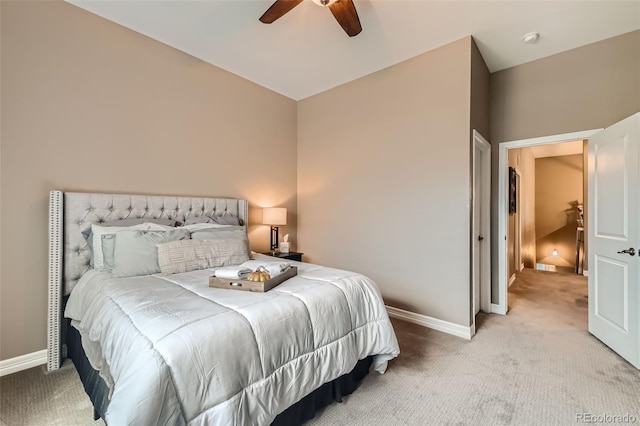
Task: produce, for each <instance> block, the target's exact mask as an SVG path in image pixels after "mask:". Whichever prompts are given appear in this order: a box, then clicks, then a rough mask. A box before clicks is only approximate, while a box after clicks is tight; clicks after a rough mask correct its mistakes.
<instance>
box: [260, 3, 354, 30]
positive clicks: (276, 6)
mask: <svg viewBox="0 0 640 426" xmlns="http://www.w3.org/2000/svg"><path fill="white" fill-rule="evenodd" d="M313 2H314V3H316V4H318V5H320V6H326V7H328V8H329V10H331V13H332V14H333V16H334V17H335V18H336V21H338V23H339V24H340V26H341V27H342V29H343V30H344V31H345V32H346V33H347V34H348V35H349V37H353V36H356V35H358V34H360V31H362V26H360V18H358V12H356V7H355V5H354V4H353V0H313ZM300 3H302V0H276V2H275V3H273V4H272V5H271V7H270V8H269V9H267V11H266V12H265V13H264V14H263V15H262V16H261V17H260V22H263V23H265V24H270V23H272V22H274V21H275V20H276V19H279V18H281V17H282V16H283V15H284V14H286V13H287V12H289V11H290V10H291V9H293V8H294V7H296V6H297V5H299V4H300Z"/></svg>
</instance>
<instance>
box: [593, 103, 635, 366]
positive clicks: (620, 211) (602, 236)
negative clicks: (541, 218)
mask: <svg viewBox="0 0 640 426" xmlns="http://www.w3.org/2000/svg"><path fill="white" fill-rule="evenodd" d="M639 147H640V113H638V114H635V115H633V116H631V117H629V118H627V119H625V120H622V121H620V122H619V123H616V124H614V125H613V126H611V127H608V128H606V129H605V130H603V131H601V132H598V133H596V134H595V135H593V136H592V137H590V138H589V167H588V169H589V170H588V172H589V196H588V206H589V207H588V212H589V214H588V224H587V225H588V232H589V331H590V332H591V333H592V334H593V335H594V336H596V337H597V338H598V339H600V340H601V341H602V342H603V343H605V344H606V345H607V346H609V347H610V348H611V349H613V350H614V351H615V352H617V353H618V354H619V355H620V356H622V357H623V358H624V359H626V360H627V361H629V362H630V363H631V364H633V365H634V366H635V367H636V368H640V324H639V321H640V317H639V316H638V310H639V309H640V308H639V306H640V291H639V287H640V285H639V283H638V280H640V257H639V253H638V252H639V251H640V209H639V206H638V203H639V197H638V192H639V188H640V178H639V176H638V168H639V164H640V148H639Z"/></svg>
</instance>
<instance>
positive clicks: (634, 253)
mask: <svg viewBox="0 0 640 426" xmlns="http://www.w3.org/2000/svg"><path fill="white" fill-rule="evenodd" d="M623 253H626V254H628V255H629V256H635V255H636V249H634V248H633V247H631V248H629V249H628V250H620V251H619V252H618V254H623Z"/></svg>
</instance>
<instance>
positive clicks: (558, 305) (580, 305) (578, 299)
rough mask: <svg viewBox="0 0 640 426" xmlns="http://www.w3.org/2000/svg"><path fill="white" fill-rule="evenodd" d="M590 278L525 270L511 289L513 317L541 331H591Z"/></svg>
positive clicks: (517, 277) (510, 312)
mask: <svg viewBox="0 0 640 426" xmlns="http://www.w3.org/2000/svg"><path fill="white" fill-rule="evenodd" d="M587 293H588V289H587V277H584V276H582V275H577V274H572V273H561V272H559V273H556V272H545V271H537V270H534V269H529V268H525V269H523V270H522V271H521V272H518V274H517V275H516V280H515V281H514V283H513V284H512V285H511V287H509V315H510V316H517V318H518V321H523V322H524V323H526V324H527V325H528V326H530V327H534V328H537V329H557V328H562V329H566V330H570V329H574V330H575V331H585V332H586V331H587V330H588V315H589V311H588V304H587Z"/></svg>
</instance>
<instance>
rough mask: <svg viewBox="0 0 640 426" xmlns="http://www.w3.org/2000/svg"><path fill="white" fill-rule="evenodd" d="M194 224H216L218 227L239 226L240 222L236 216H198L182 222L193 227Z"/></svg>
mask: <svg viewBox="0 0 640 426" xmlns="http://www.w3.org/2000/svg"><path fill="white" fill-rule="evenodd" d="M194 223H217V224H218V225H236V226H241V225H242V221H241V220H240V218H239V217H237V216H213V217H209V216H204V215H203V216H198V217H191V218H189V219H187V220H185V221H184V224H185V225H193V224H194Z"/></svg>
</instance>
